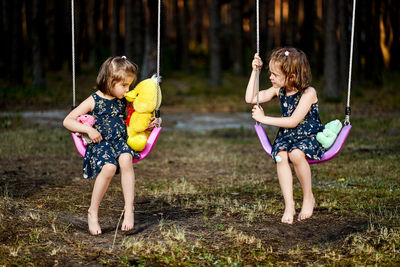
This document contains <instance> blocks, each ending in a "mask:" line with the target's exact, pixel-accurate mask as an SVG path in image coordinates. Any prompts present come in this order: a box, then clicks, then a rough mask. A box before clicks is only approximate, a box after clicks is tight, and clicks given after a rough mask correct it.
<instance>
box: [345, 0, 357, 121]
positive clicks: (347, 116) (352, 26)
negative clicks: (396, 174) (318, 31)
mask: <svg viewBox="0 0 400 267" xmlns="http://www.w3.org/2000/svg"><path fill="white" fill-rule="evenodd" d="M356 2H357V0H354V1H353V17H352V19H351V41H350V60H349V82H348V84H347V105H346V117H345V120H344V124H345V125H350V112H351V109H350V92H351V73H352V68H353V49H354V25H355V24H356V22H355V21H356Z"/></svg>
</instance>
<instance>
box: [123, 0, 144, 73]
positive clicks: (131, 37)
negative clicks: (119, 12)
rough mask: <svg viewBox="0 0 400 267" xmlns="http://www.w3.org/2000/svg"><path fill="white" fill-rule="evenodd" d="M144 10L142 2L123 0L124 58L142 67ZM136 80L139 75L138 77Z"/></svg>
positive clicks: (139, 0) (140, 0)
mask: <svg viewBox="0 0 400 267" xmlns="http://www.w3.org/2000/svg"><path fill="white" fill-rule="evenodd" d="M144 19H145V18H144V10H143V3H142V0H138V1H132V0H125V53H126V56H127V57H128V58H129V59H130V60H132V61H133V62H135V63H136V64H138V65H139V66H141V65H142V60H143V48H144V38H143V36H144V35H145V22H144ZM138 76H139V77H138V79H139V78H140V75H138Z"/></svg>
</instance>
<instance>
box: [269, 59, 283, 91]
mask: <svg viewBox="0 0 400 267" xmlns="http://www.w3.org/2000/svg"><path fill="white" fill-rule="evenodd" d="M269 71H270V72H271V75H270V76H269V79H270V80H271V83H272V86H273V87H275V88H281V87H284V86H285V80H286V76H285V74H283V73H282V71H281V69H280V66H279V64H278V63H277V62H272V61H271V62H269Z"/></svg>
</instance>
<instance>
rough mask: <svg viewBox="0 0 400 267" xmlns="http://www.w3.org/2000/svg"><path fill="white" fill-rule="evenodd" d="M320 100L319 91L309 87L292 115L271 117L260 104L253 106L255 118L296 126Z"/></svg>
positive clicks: (276, 123)
mask: <svg viewBox="0 0 400 267" xmlns="http://www.w3.org/2000/svg"><path fill="white" fill-rule="evenodd" d="M317 101H318V98H317V93H316V91H315V89H314V88H312V87H308V88H307V89H306V90H304V92H303V95H302V96H301V98H300V101H299V104H298V105H297V108H296V109H295V111H294V112H293V113H292V116H290V117H279V118H278V117H270V116H265V115H264V111H263V109H262V108H261V107H259V106H257V105H256V106H254V107H253V115H252V116H253V119H255V120H256V121H258V122H261V123H263V124H268V125H272V126H277V127H282V128H295V127H296V126H297V125H299V123H300V122H301V121H302V120H303V119H304V117H305V116H306V115H307V113H308V111H309V110H310V108H311V105H312V104H313V103H316V102H317Z"/></svg>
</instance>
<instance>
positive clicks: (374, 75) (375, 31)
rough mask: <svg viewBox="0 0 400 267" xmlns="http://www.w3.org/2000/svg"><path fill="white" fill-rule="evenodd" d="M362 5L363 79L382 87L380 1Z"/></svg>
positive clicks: (371, 1)
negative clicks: (363, 30) (363, 32)
mask: <svg viewBox="0 0 400 267" xmlns="http://www.w3.org/2000/svg"><path fill="white" fill-rule="evenodd" d="M367 3H369V5H364V6H363V7H364V8H365V9H366V10H365V12H366V14H367V16H366V18H365V48H366V49H365V50H364V52H365V54H364V57H365V65H364V66H363V70H364V71H363V72H364V79H365V80H367V81H372V82H373V83H374V84H376V85H382V82H383V77H382V69H383V58H382V52H381V49H380V45H379V36H380V30H379V16H380V8H379V4H380V0H369V1H368V2H367Z"/></svg>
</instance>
